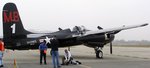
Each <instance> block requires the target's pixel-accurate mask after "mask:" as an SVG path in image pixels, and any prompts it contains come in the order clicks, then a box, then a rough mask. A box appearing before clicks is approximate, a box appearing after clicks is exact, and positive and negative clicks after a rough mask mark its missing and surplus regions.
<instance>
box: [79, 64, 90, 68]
mask: <svg viewBox="0 0 150 68" xmlns="http://www.w3.org/2000/svg"><path fill="white" fill-rule="evenodd" d="M79 66H80V67H83V68H92V67H89V66H87V65H79Z"/></svg>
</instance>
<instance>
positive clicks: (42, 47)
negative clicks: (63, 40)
mask: <svg viewBox="0 0 150 68" xmlns="http://www.w3.org/2000/svg"><path fill="white" fill-rule="evenodd" d="M39 50H40V64H42V59H43V58H44V64H47V63H46V51H47V45H46V41H45V40H44V41H43V42H42V43H41V44H40V45H39Z"/></svg>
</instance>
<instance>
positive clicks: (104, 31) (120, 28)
mask: <svg viewBox="0 0 150 68" xmlns="http://www.w3.org/2000/svg"><path fill="white" fill-rule="evenodd" d="M147 25H148V23H144V24H138V25H131V26H122V27H118V28H111V29H103V30H97V31H88V32H86V33H85V34H84V35H83V36H87V35H93V34H100V33H108V32H115V31H121V30H127V29H132V28H138V27H143V26H147Z"/></svg>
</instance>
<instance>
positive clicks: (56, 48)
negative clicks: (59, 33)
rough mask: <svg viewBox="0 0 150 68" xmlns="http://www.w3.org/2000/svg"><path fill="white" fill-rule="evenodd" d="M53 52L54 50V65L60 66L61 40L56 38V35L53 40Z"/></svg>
mask: <svg viewBox="0 0 150 68" xmlns="http://www.w3.org/2000/svg"><path fill="white" fill-rule="evenodd" d="M50 42H51V52H52V62H53V66H54V68H60V67H61V66H60V64H59V53H58V46H59V42H58V40H57V39H56V37H53V38H52V39H51V40H50Z"/></svg>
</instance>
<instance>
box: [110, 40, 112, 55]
mask: <svg viewBox="0 0 150 68" xmlns="http://www.w3.org/2000/svg"><path fill="white" fill-rule="evenodd" d="M110 54H112V42H110Z"/></svg>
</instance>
